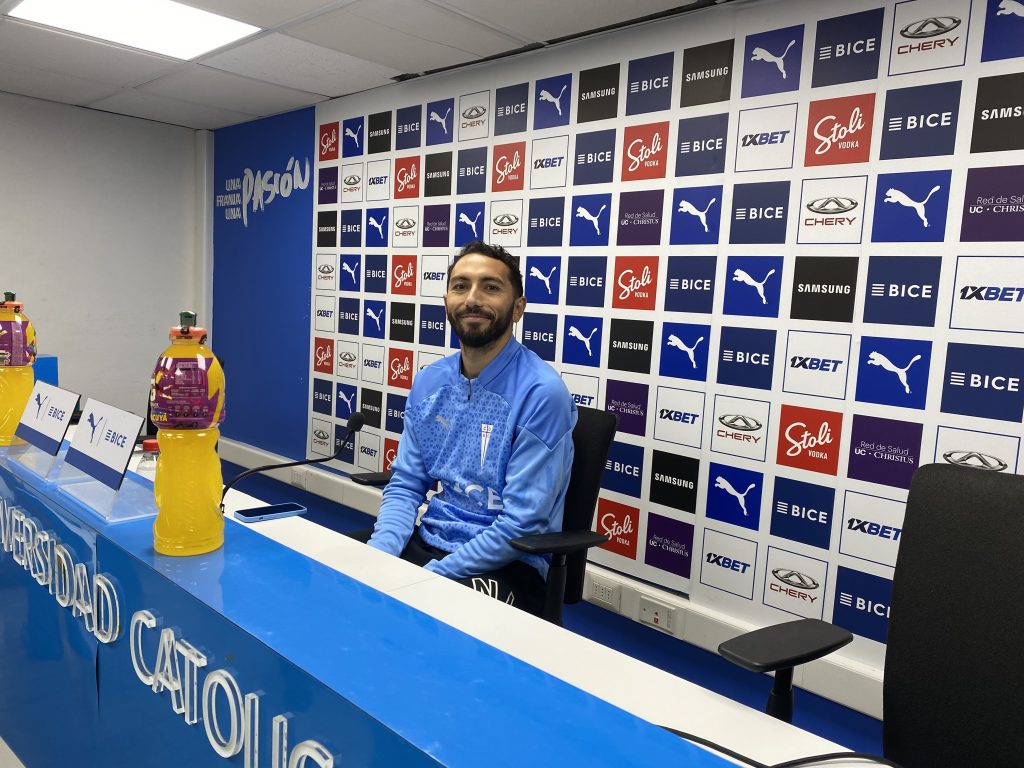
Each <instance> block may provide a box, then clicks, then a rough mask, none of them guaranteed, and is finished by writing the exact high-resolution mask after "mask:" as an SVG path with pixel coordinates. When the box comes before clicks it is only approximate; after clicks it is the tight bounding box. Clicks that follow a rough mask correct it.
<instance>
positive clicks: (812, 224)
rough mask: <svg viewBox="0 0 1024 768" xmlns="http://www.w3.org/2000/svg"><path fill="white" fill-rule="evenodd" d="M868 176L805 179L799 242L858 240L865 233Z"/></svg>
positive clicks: (802, 191) (801, 198)
mask: <svg viewBox="0 0 1024 768" xmlns="http://www.w3.org/2000/svg"><path fill="white" fill-rule="evenodd" d="M867 184H868V177H867V176H841V177H837V178H831V179H805V180H804V182H803V185H802V187H801V192H800V224H799V227H798V229H797V242H798V243H812V244H815V243H823V244H829V245H836V244H841V243H859V242H861V240H863V237H864V201H865V199H866V198H865V195H866V194H867V192H866V191H867Z"/></svg>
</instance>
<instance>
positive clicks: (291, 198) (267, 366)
mask: <svg viewBox="0 0 1024 768" xmlns="http://www.w3.org/2000/svg"><path fill="white" fill-rule="evenodd" d="M314 120H315V117H314V110H313V108H308V109H302V110H297V111H295V112H289V113H288V114H284V115H278V116H276V117H271V118H266V119H264V120H256V121H253V122H251V123H245V124H242V125H237V126H232V127H230V128H223V129H221V130H219V131H216V133H215V137H214V192H213V195H214V200H213V204H214V217H215V218H214V227H213V333H212V334H211V337H210V341H211V344H212V346H213V348H214V350H215V351H216V353H217V355H218V356H220V357H221V358H222V359H223V361H224V369H225V372H226V374H227V398H228V399H227V419H226V420H225V422H224V427H223V429H222V433H223V435H224V436H225V437H228V438H231V439H232V440H238V441H240V442H244V443H249V444H250V445H254V446H258V447H260V448H264V449H266V450H268V451H273V452H274V453H278V454H281V455H282V456H287V457H290V458H304V457H305V455H306V427H307V410H308V399H309V395H308V391H307V390H308V380H307V375H308V374H307V371H309V302H310V298H309V294H310V284H311V283H310V266H309V264H310V256H309V254H310V251H311V249H312V229H311V224H310V222H311V221H312V218H313V162H314V155H313V148H314V138H313V136H314V133H313V131H314ZM307 164H308V165H307ZM296 166H297V167H298V171H297V175H296V171H295V168H296ZM268 171H269V172H270V175H269V176H267V172H268ZM289 171H290V172H289ZM286 176H287V177H288V180H287V181H283V179H284V178H285V177H286ZM260 178H262V179H264V180H265V182H266V183H265V184H264V185H263V186H264V187H267V186H275V185H276V187H277V189H276V191H274V192H273V193H272V192H271V191H270V190H269V189H266V188H265V189H264V191H263V192H262V205H261V204H260V202H261V194H260V191H259V188H260V186H261V185H260V183H259V181H258V179H260ZM247 180H252V181H253V183H252V184H248V183H247ZM303 182H305V186H304V188H299V185H300V184H302V183H303ZM289 183H290V184H291V189H288V186H289ZM286 193H287V196H286ZM254 200H255V201H256V206H255V209H254V206H253V201H254ZM243 203H246V204H245V205H244V206H243ZM243 207H244V209H245V210H244V212H243V210H242V209H243ZM243 214H244V218H242V217H243ZM202 321H203V318H200V322H201V323H202Z"/></svg>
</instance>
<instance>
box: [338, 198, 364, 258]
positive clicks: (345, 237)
mask: <svg viewBox="0 0 1024 768" xmlns="http://www.w3.org/2000/svg"><path fill="white" fill-rule="evenodd" d="M362 245H363V212H362V211H361V210H359V209H358V208H356V209H354V210H349V211H347V210H344V209H343V210H342V211H341V247H342V248H360V247H362Z"/></svg>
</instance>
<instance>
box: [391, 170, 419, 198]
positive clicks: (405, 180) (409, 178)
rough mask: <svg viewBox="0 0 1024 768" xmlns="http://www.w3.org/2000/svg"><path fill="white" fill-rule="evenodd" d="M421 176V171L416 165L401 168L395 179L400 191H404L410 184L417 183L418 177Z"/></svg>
mask: <svg viewBox="0 0 1024 768" xmlns="http://www.w3.org/2000/svg"><path fill="white" fill-rule="evenodd" d="M418 178H419V172H418V169H417V167H416V166H415V165H413V166H411V167H410V168H408V169H406V168H400V169H399V171H398V173H397V174H395V181H396V182H397V183H398V191H399V192H404V191H405V188H406V187H407V186H408V185H410V184H415V183H416V179H418Z"/></svg>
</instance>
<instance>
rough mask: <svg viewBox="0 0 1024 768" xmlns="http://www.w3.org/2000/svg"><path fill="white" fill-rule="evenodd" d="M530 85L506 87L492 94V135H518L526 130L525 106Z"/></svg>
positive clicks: (522, 84)
mask: <svg viewBox="0 0 1024 768" xmlns="http://www.w3.org/2000/svg"><path fill="white" fill-rule="evenodd" d="M529 98H530V84H529V83H519V84H518V85H507V86H505V87H504V88H499V89H498V90H496V91H495V92H494V135H495V136H503V135H505V134H508V133H519V132H520V131H525V130H526V112H527V104H526V102H527V101H529Z"/></svg>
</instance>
